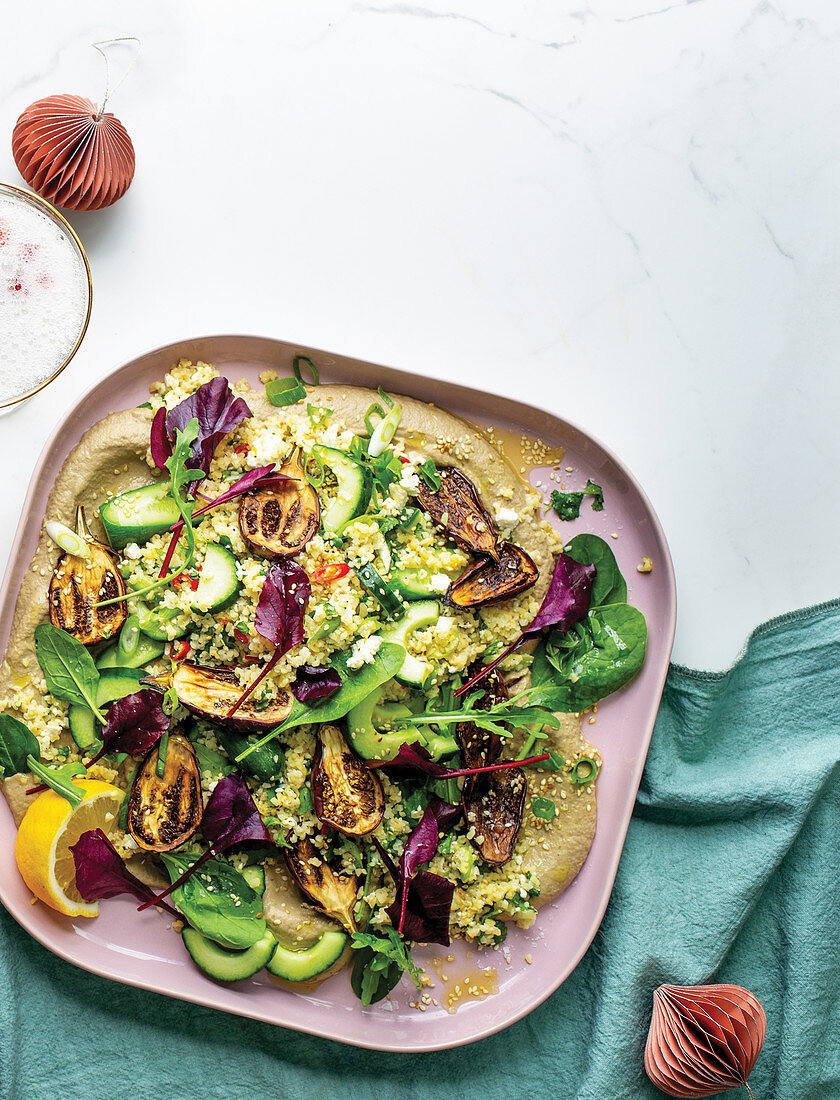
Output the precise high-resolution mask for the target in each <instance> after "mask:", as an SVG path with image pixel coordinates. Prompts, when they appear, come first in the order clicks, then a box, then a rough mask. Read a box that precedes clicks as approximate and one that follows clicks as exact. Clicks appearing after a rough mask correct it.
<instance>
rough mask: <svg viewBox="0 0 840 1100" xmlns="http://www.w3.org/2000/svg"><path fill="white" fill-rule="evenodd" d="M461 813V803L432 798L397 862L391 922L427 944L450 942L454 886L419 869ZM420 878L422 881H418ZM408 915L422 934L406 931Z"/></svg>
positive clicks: (407, 934)
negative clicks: (450, 910) (395, 890)
mask: <svg viewBox="0 0 840 1100" xmlns="http://www.w3.org/2000/svg"><path fill="white" fill-rule="evenodd" d="M461 813H462V807H461V806H460V804H459V805H457V806H455V805H453V804H452V803H450V802H444V801H443V800H442V799H440V798H433V799H432V800H431V801H430V802H429V804H428V806H427V807H426V810H425V812H424V814H423V817H422V818H421V819H420V822H419V824H418V825H417V826H416V827H415V829H414V831H413V832H412V834H411V836H409V838H408V840H407V841H406V844H405V848H404V849H403V854H402V855H401V856H400V862H399V865H398V877H397V883H396V885H397V895H396V898H395V899H394V902H393V904H392V905H391V906H390V907H389V908H388V910H387V912H388V916H389V917H390V919H391V923H392V924H393V925H394V927H395V928H396V929H397V931H398V932H399V933H400V935H405V936H407V937H408V938H409V939H420V940H421V941H422V942H426V943H446V944H448V943H449V906H451V904H452V891H453V890H454V887H453V886H452V883H450V882H448V881H447V880H446V879H444V878H441V877H440V875H434V874H432V873H431V872H430V871H423V872H420V871H419V868H420V865H421V864H422V863H428V862H429V860H430V859H431V858H432V856H433V855H434V854H435V852H436V851H437V849H438V844H439V843H440V833H441V832H444V833H445V832H447V830H449V829H450V828H451V827H452V825H454V823H455V822H456V821H457V820H458V818H459V817H460V816H461ZM421 876H422V877H421ZM417 879H419V880H420V881H419V882H417V881H416V880H417ZM444 884H445V885H444ZM450 887H451V888H452V889H449V888H450ZM447 896H448V903H447V900H446V899H447ZM427 906H428V908H427ZM444 909H445V912H444ZM409 916H410V917H411V924H412V927H413V928H414V929H415V931H416V930H417V929H419V928H421V927H422V929H423V932H424V935H423V936H420V935H417V936H415V935H413V934H411V933H409V932H408V931H407V930H406V922H407V921H408V919H409ZM441 936H444V937H445V939H441V938H440V937H441Z"/></svg>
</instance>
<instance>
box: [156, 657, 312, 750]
mask: <svg viewBox="0 0 840 1100" xmlns="http://www.w3.org/2000/svg"><path fill="white" fill-rule="evenodd" d="M166 681H167V682H168V683H169V684H170V685H171V686H172V687H173V688H174V689H175V693H176V695H177V696H178V702H179V703H180V704H181V705H182V706H184V707H186V708H187V710H188V711H190V713H191V714H195V715H196V716H197V717H198V718H206V719H207V720H208V721H210V722H216V723H217V724H218V725H220V726H227V728H228V729H232V730H238V731H239V732H240V733H258V732H259V731H260V730H262V732H263V733H266V732H267V731H268V730H270V729H272V727H274V726H279V725H280V723H281V722H282V721H283V719H284V718H288V716H289V711H290V710H291V709H292V703H293V702H294V700H293V698H292V696H291V694H290V693H289V692H287V691H281V692H279V693H278V695H277V698H276V699H273V700H272V701H271V702H270V703H269V704H268V706H267V707H263V709H262V710H260V709H258V707H257V705H256V704H255V703H253V702H252V701H251V700H250V699H246V700H245V702H244V703H243V704H242V706H241V707H239V708H238V709H237V710H236V712H235V713H234V714H233V716H232V717H230V718H228V717H227V712H228V711H229V710H230V708H231V707H232V706H233V705H234V703H235V702H236V701H237V699H239V697H240V696H241V695H242V692H243V690H244V688H243V686H242V684H240V682H239V680H238V678H237V675H236V672H235V670H234V669H232V668H211V667H210V666H209V665H196V664H193V663H192V662H191V661H181V662H180V663H179V664H178V665H177V666H176V667H175V669H174V671H173V673H172V675H171V677H167V678H166ZM155 682H156V683H158V684H160V685H161V686H165V685H164V680H156V681H155Z"/></svg>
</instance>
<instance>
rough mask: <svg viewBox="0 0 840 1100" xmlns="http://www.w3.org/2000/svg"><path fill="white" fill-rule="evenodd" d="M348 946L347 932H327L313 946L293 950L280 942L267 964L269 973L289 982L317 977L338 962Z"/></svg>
mask: <svg viewBox="0 0 840 1100" xmlns="http://www.w3.org/2000/svg"><path fill="white" fill-rule="evenodd" d="M346 946H347V933H346V932H338V931H336V932H325V933H324V934H323V935H322V936H321V938H320V939H319V940H317V941H316V942H315V943H314V944H313V945H312V946H311V947H307V948H305V949H304V950H303V951H292V950H291V949H290V948H288V947H284V946H283V945H282V943H278V945H277V950H276V951H275V952H274V954H273V955H272V957H271V960H270V961H269V962H268V963H267V964H266V970H268V972H269V974H274V975H275V977H277V978H285V979H286V981H287V982H305V981H308V980H309V979H310V978H317V976H318V975H319V974H323V973H324V971H325V970H329V968H330V967H331V966H333V965H334V964H335V963H337V962H338V960H339V959H340V958H341V953H342V952H343V951H344V948H345V947H346Z"/></svg>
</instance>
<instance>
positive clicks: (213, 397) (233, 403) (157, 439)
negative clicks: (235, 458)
mask: <svg viewBox="0 0 840 1100" xmlns="http://www.w3.org/2000/svg"><path fill="white" fill-rule="evenodd" d="M161 413H163V415H161ZM249 416H251V410H250V409H249V408H248V406H247V404H246V403H245V402H244V401H243V400H242V398H241V397H235V396H234V395H233V393H231V389H230V386H229V385H228V380H227V378H213V379H211V380H210V381H209V382H205V383H204V385H203V386H199V387H198V389H197V390H196V391H195V393H193V394H190V396H189V397H187V398H185V399H184V400H183V401H182V402H181V403H180V405H176V406H175V408H174V409H170V410H169V412H166V411H165V410H164V409H158V411H157V412H156V413H155V418H154V420H153V421H152V430H151V434H150V440H149V444H150V447H151V451H152V460H153V462H154V463H155V465H156V466H158V467H159V468H160V469H161V470H162V469H163V468H164V464H165V462H166V460H167V459H168V458H169V457H170V455H171V454H172V449H173V444H174V442H175V433H176V432H177V431H179V430H180V431H185V430H186V427H187V425H188V424H189V422H190V421H191V420H193V419H194V420H197V421H198V437H197V439H196V440H195V442H194V443H193V445H192V448H191V450H190V457H189V458H188V459H187V461H186V463H185V465H186V466H187V468H188V469H190V470H201V471H202V472H203V473H204V475H205V476H206V475H207V474H208V473H209V472H210V463H211V461H212V460H213V452H214V451H215V450H216V447H217V446H218V445H219V443H220V442H221V441H222V440H223V439H224V437H225V436H226V435H228V433H230V432H232V431H233V430H234V428H238V427H239V425H240V424H241V423H242V421H243V420H247V419H248V417H249Z"/></svg>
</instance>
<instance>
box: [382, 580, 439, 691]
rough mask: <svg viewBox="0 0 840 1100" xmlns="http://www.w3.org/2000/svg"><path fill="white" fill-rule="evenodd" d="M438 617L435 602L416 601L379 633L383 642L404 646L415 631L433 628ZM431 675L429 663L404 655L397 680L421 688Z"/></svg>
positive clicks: (407, 654)
mask: <svg viewBox="0 0 840 1100" xmlns="http://www.w3.org/2000/svg"><path fill="white" fill-rule="evenodd" d="M439 616H440V605H439V604H438V603H437V602H436V601H435V600H417V601H416V602H415V603H413V604H412V605H411V607H409V609H408V611H407V612H406V613H405V615H404V616H403V617H402V618H401V619H400V621H399V622H397V623H394V624H393V625H392V626H386V627H383V628H382V630H380V632H379V636H380V637H381V639H382V641H383V642H397V643H398V644H399V645H401V646H406V648H408V647H407V645H406V643H407V639H408V636H409V634H412V633H413V632H414V631H415V630H423V629H425V627H427V626H434V624H435V623H436V622H437V621H438V618H439ZM431 673H432V665H431V662H430V661H426V660H424V659H423V658H422V657H414V656H412V654H410V653H406V655H405V660H404V661H403V663H402V666H401V668H400V671H399V672H398V673H397V676H396V678H397V680H399V681H400V683H402V684H408V685H410V686H411V687H422V686H423V684H425V682H426V680H428V678H429V676H430V675H431Z"/></svg>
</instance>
